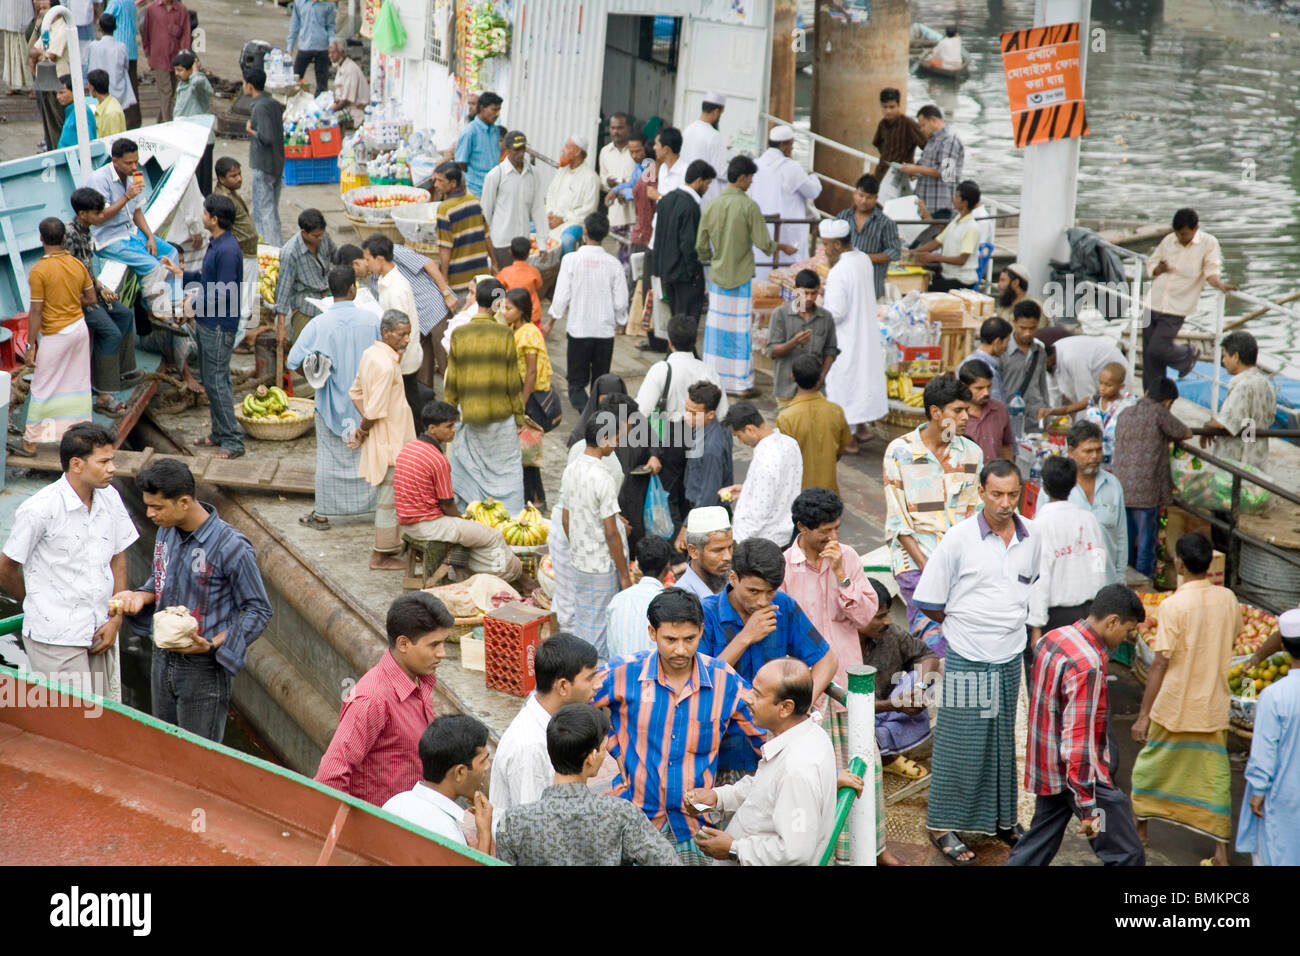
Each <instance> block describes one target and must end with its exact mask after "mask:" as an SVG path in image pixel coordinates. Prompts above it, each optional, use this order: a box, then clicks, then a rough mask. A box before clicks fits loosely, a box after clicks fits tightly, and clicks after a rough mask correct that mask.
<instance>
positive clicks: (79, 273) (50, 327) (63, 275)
mask: <svg viewBox="0 0 1300 956" xmlns="http://www.w3.org/2000/svg"><path fill="white" fill-rule="evenodd" d="M27 281H28V283H29V284H30V285H31V293H32V298H31V301H32V302H40V303H42V310H41V335H53V334H54V333H55V332H61V331H62V330H63V329H66V328H67V327H68V326H69V325H71V324H72V323H73V322H77V321H80V319H81V317H82V309H81V293H82V292H83V291H85V290H86V289H93V288H94V285H93V284H92V282H91V280H90V273H89V272H87V271H86V267H85V266H83V265H82V264H81V260H80V259H78V258H76V257H75V256H73V255H71V254H69V253H68V252H66V251H64V250H59V251H58V252H51V253H46V254H45V255H44V256H42V257H41V258H40V259H39V260H38V261H37V263H36V265H34V266H32V269H31V272H30V273H28V275H27Z"/></svg>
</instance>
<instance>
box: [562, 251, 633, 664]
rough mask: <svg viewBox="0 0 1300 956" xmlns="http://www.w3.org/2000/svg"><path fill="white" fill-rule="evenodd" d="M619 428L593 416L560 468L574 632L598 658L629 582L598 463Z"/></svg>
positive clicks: (610, 483) (613, 493)
mask: <svg viewBox="0 0 1300 956" xmlns="http://www.w3.org/2000/svg"><path fill="white" fill-rule="evenodd" d="M573 258H575V257H573V256H570V257H569V260H572V259H573ZM566 261H568V260H566ZM621 430H622V429H620V427H619V421H618V418H617V417H616V416H615V415H614V413H613V412H610V411H606V410H602V411H598V412H596V414H594V415H592V416H591V418H590V419H588V421H587V427H586V430H585V432H584V436H583V437H584V438H585V440H586V442H587V448H586V450H585V451H584V452H583V453H582V454H581V455H579V456H578V457H577V458H576V459H574V460H573V462H571V463H570V464H569V466H568V467H567V468H565V469H564V477H563V478H562V479H561V480H560V497H561V498H562V499H563V500H564V511H563V514H562V515H561V518H560V520H561V521H562V522H563V524H564V536H565V538H566V540H568V541H569V542H570V547H569V557H570V560H571V562H572V564H573V577H574V587H575V592H576V598H575V601H576V605H577V606H576V609H575V619H574V623H573V633H575V634H577V635H578V636H579V637H581V638H582V639H583V640H585V641H586V642H587V643H589V644H591V645H592V646H593V647H595V648H596V654H597V656H598V657H599V658H600V659H601V661H606V660H609V647H608V643H607V641H606V621H605V609H606V608H607V607H609V602H610V601H611V600H613V598H614V595H615V594H617V593H618V592H619V591H620V590H622V589H625V588H630V587H631V586H632V576H631V574H630V573H629V572H628V565H627V553H626V551H625V550H624V548H623V539H622V536H621V535H620V533H619V526H618V516H619V508H618V486H617V485H616V484H615V482H614V478H613V476H612V475H611V474H610V473H609V471H608V470H607V469H606V468H605V467H604V466H603V465H601V463H600V460H601V459H602V458H605V457H607V456H609V455H612V454H613V453H614V449H615V448H616V447H617V446H618V443H619V439H620V437H621V436H620V434H619V433H620V431H621Z"/></svg>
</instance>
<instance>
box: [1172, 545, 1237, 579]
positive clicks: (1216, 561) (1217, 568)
mask: <svg viewBox="0 0 1300 956" xmlns="http://www.w3.org/2000/svg"><path fill="white" fill-rule="evenodd" d="M1225 561H1226V555H1224V553H1223V552H1222V551H1215V552H1214V557H1212V558H1211V559H1210V570H1209V571H1207V572H1206V575H1205V578H1206V580H1207V581H1209V582H1210V583H1211V584H1217V585H1219V586H1220V587H1223V586H1224V585H1223V581H1224V577H1225V575H1224V570H1225ZM1172 567H1173V562H1172V561H1171V562H1170V568H1171V569H1172ZM1178 586H1179V587H1182V586H1183V576H1182V575H1181V574H1180V575H1178Z"/></svg>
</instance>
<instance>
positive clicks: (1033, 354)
mask: <svg viewBox="0 0 1300 956" xmlns="http://www.w3.org/2000/svg"><path fill="white" fill-rule="evenodd" d="M1036 371H1038V349H1036V348H1033V349H1030V350H1029V364H1028V365H1026V366H1025V378H1024V381H1022V382H1021V383H1020V387H1019V388H1018V389H1016V391H1015V394H1016V395H1021V396H1023V395H1024V394H1025V389H1027V388H1028V387H1029V383H1030V382H1032V381H1033V380H1034V372H1036Z"/></svg>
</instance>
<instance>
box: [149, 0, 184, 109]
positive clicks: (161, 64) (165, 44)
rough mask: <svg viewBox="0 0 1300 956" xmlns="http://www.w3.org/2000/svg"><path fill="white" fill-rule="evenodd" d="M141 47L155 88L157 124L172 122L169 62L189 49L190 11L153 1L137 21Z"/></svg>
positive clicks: (175, 2)
mask: <svg viewBox="0 0 1300 956" xmlns="http://www.w3.org/2000/svg"><path fill="white" fill-rule="evenodd" d="M140 43H141V45H142V46H143V47H144V52H145V55H146V56H147V57H148V58H149V72H150V73H152V74H153V78H154V82H156V83H157V84H158V100H159V104H158V122H160V123H170V122H171V121H172V107H173V106H174V105H175V104H176V82H175V79H174V78H173V76H172V60H173V59H174V58H175V56H176V54H177V53H180V52H181V50H188V49H189V48H190V11H189V10H187V9H186V8H185V4H183V3H181V2H180V0H154V2H153V3H151V4H149V6H147V7H145V11H144V13H143V15H141V17H140Z"/></svg>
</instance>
